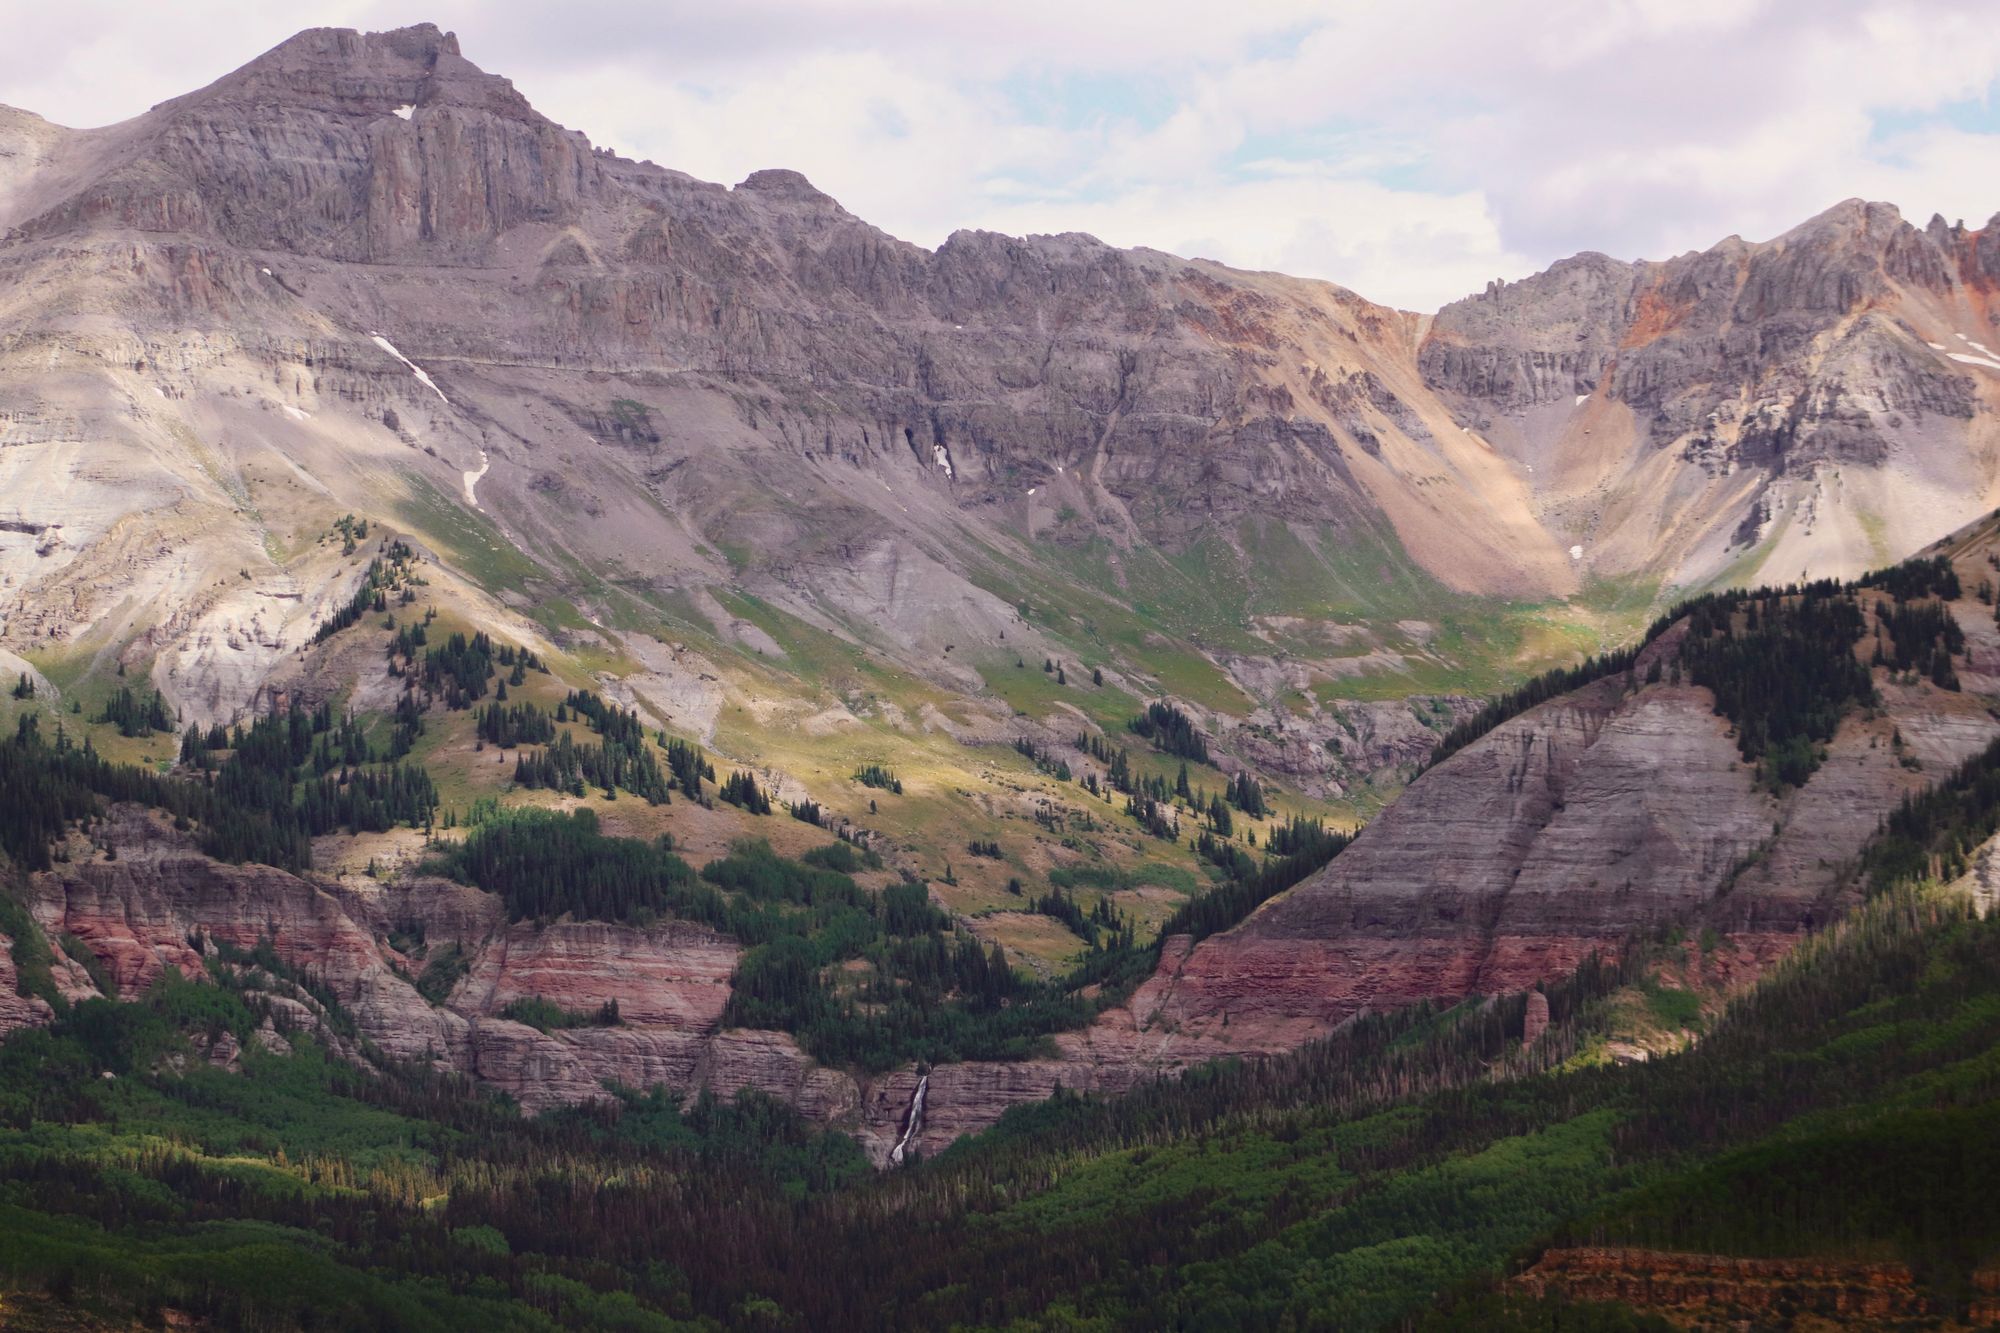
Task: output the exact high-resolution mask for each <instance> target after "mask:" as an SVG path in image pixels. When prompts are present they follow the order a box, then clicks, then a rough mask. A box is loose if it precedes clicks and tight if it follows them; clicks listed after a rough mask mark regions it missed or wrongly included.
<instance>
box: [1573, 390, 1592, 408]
mask: <svg viewBox="0 0 2000 1333" xmlns="http://www.w3.org/2000/svg"><path fill="white" fill-rule="evenodd" d="M1589 401H1590V395H1589V394H1587V393H1580V394H1578V395H1577V396H1576V406H1578V407H1582V406H1583V405H1584V404H1585V403H1587V402H1589Z"/></svg>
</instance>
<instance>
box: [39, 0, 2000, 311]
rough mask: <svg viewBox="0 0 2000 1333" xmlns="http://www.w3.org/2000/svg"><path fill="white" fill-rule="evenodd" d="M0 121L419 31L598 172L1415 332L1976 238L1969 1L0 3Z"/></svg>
mask: <svg viewBox="0 0 2000 1333" xmlns="http://www.w3.org/2000/svg"><path fill="white" fill-rule="evenodd" d="M0 16H4V19H0V22H3V23H4V29H5V32H6V37H5V41H4V42H0V102H6V103H10V104H12V105H16V106H22V107H26V108H28V109H29V110H32V111H36V112H39V113H41V114H43V115H45V116H48V117H49V118H50V119H52V120H56V121H59V122H61V123H64V124H68V125H98V124H104V123H107V122H110V121H114V120H121V119H123V118H125V117H127V116H130V115H134V114H136V113H138V112H140V111H143V110H145V108H146V107H148V106H149V105H151V104H152V103H154V102H157V101H160V100H162V99H164V98H167V97H170V96H173V95H175V94H178V93H181V92H185V91H188V90H190V89H192V88H195V87H198V86H200V85H201V84H204V83H207V82H208V81H210V80H211V79H214V78H216V77H217V76H219V75H221V74H223V73H226V72H227V71H228V70H230V69H233V68H234V67H236V66H237V65H240V64H242V63H243V62H244V61H246V60H249V59H251V58H252V57H254V56H256V55H257V54H258V53H260V52H261V51H263V50H265V49H267V48H269V47H270V46H273V45H275V44H276V43H277V42H279V41H281V40H283V39H284V38H285V37H287V36H289V35H290V34H291V32H292V31H294V30H296V29H297V28H299V27H301V26H305V25H307V24H308V23H311V24H316V25H328V26H343V27H360V28H387V27H395V26H399V25H402V24H406V23H414V22H419V21H422V20H429V21H432V22H435V23H437V24H439V25H440V26H441V27H445V28H449V29H452V30H454V31H456V32H457V33H458V36H459V41H460V44H461V46H462V48H463V50H464V52H465V54H466V56H467V57H469V58H470V59H471V60H473V61H474V62H476V63H477V64H479V65H481V66H482V67H483V68H485V69H487V70H489V71H492V72H494V73H499V74H504V75H506V76H508V77H509V78H511V79H513V80H514V82H515V84H516V85H517V86H518V87H519V88H520V89H521V90H522V91H523V92H524V93H525V94H527V96H528V97H529V99H530V100H531V101H533V102H534V104H535V105H536V106H537V107H538V108H539V109H540V110H542V111H543V112H544V113H546V114H548V115H549V116H552V117H553V118H555V119H556V120H559V121H561V122H562V123H564V124H565V125H568V126H569V127H571V128H573V129H579V130H582V131H584V132H585V133H586V134H588V135H589V136H590V138H591V139H592V140H593V141H594V142H596V143H599V144H604V145H607V146H609V147H611V148H613V149H615V150H617V151H618V152H621V153H624V154H627V155H629V156H633V157H643V158H651V159H653V160H654V161H656V162H659V163H661V164H663V165H667V166H672V167H677V168H679V169H681V170H684V171H688V172H692V173H694V174H695V175H698V176H702V177H705V178H708V179H712V180H720V181H729V182H733V181H738V180H741V179H742V178H743V177H744V176H746V175H748V174H749V173H750V172H751V171H753V170H755V169H757V168H759V167H767V166H784V167H794V168H797V169H798V170H801V171H803V172H805V173H806V174H807V175H808V176H810V177H811V178H812V179H813V181H814V183H816V184H817V185H819V186H820V188H822V189H824V190H826V191H827V192H828V193H830V194H832V195H834V196H835V197H837V198H838V199H840V200H841V202H842V203H844V204H846V205H847V207H848V208H849V209H850V210H852V211H853V212H855V213H857V214H859V215H861V216H862V217H864V218H867V219H868V220H869V221H871V222H874V223H876V224H877V225H879V226H881V227H884V228H886V229H887V230H889V231H891V232H893V233H895V234H896V235H899V236H902V237H906V238H908V239H910V240H913V241H917V242H920V243H922V244H925V245H936V244H937V243H938V242H940V241H942V240H943V239H944V238H945V237H946V236H947V235H949V234H950V233H951V232H952V231H953V230H955V229H957V228H960V227H986V228H993V229H997V230H1002V231H1009V232H1017V233H1018V232H1038V231H1072V230H1081V231H1089V232H1093V233H1095V234H1096V235H1098V236H1100V237H1102V238H1104V239H1105V240H1107V241H1111V242H1114V243H1116V244H1120V245H1150V246H1156V247H1158V248H1161V249H1165V250H1171V251H1174V252H1176V253H1179V254H1185V255H1203V256H1207V257H1210V258H1214V259H1220V260H1224V261H1226V262H1229V263H1233V264H1239V265H1243V266H1246V267H1252V268H1275V269H1282V270H1285V271H1287V272H1293V273H1301V274H1308V275H1312V276H1316V277H1324V278H1329V279H1332V280H1333V281H1336V282H1340V283H1343V284H1345V285H1347V286H1349V287H1352V288H1354V289H1355V290H1357V291H1359V292H1361V293H1362V294H1364V295H1366V296H1369V297H1372V298H1374V299H1376V300H1380V301H1387V302H1391V303H1394V304H1397V305H1402V306H1406V307H1410V308H1414V309H1430V308H1434V307H1435V306H1437V305H1439V304H1440V303H1442V302H1444V301H1447V300H1450V299H1452V298H1454V297H1457V296H1460V295H1463V294H1465V293H1467V292H1470V291H1473V290H1476V289H1477V288H1479V287H1481V286H1483V285H1484V284H1485V282H1486V280H1487V279H1489V278H1493V277H1506V278H1514V277H1521V276H1524V275H1526V274H1527V273H1530V272H1532V271H1534V270H1536V269H1538V268H1540V267H1542V266H1544V265H1546V264H1547V263H1549V262H1550V261H1551V260H1553V259H1557V258H1560V257H1561V256H1563V255H1566V254H1570V253H1573V252H1575V251H1577V250H1584V249H1591V250H1603V251H1606V252H1608V253H1610V254H1613V255H1616V256H1619V257H1620V258H1641V257H1644V258H1660V257H1664V256H1667V255H1671V254H1675V253H1678V252H1680V251H1683V250H1687V249H1692V248H1699V247H1703V246H1707V245H1710V244H1712V243H1714V242H1715V241H1717V240H1719V239H1720V238H1722V237H1723V236H1726V235H1729V234H1731V233H1736V234H1740V235H1743V236H1746V237H1749V238H1751V239H1764V238H1767V237H1770V236H1773V235H1776V234H1777V233H1779V232H1781V231H1784V230H1785V229H1786V228H1788V227H1790V226H1792V225H1794V224H1796V223H1798V222H1800V221H1802V220H1803V219H1805V218H1806V217H1808V216H1810V215H1812V214H1813V213H1816V212H1818V211H1820V210H1821V209H1823V208H1826V207H1828V206H1829V205H1831V204H1833V203H1836V202H1838V201H1839V200H1841V199H1844V198H1847V197H1849V196H1853V195H1861V196H1864V197H1867V198H1871V199H1886V200H1889V201H1890V202H1892V203H1895V204H1897V205H1899V206H1900V207H1901V208H1902V209H1903V211H1904V213H1905V214H1906V215H1908V216H1910V217H1911V218H1912V219H1913V220H1914V221H1916V222H1918V223H1919V224H1921V223H1922V222H1924V221H1925V220H1927V219H1928V218H1929V217H1930V215H1931V213H1932V212H1934V211H1936V212H1942V213H1943V214H1944V215H1945V216H1946V217H1947V218H1950V219H1956V218H1958V217H1961V216H1962V217H1964V218H1965V219H1966V220H1967V221H1968V222H1969V223H1970V224H1971V225H1974V226H1977V225H1979V224H1980V223H1981V222H1983V221H1984V220H1985V219H1986V218H1987V217H1989V216H1991V215H1992V214H1994V213H1995V212H1996V211H2000V18H1997V17H1996V6H1995V5H1994V3H1993V0H1878V2H1877V3H1860V2H1858V0H1767V2H1759V0H1532V2H1531V3H1516V2H1515V0H1390V2H1385V3H1372V2H1371V3H1317V4H1307V3H1298V2H1296V0H1008V3H1004V4H987V3H981V2H979V0H957V2H956V3H953V2H951V0H937V2H933V3H923V2H921V0H792V2H791V3H779V2H778V0H722V2H721V3H718V2H717V0H701V2H700V3H689V2H688V0H567V3H563V4H550V3H547V2H546V0H541V2H535V0H478V2H477V3H475V2H474V0H433V2H432V3H427V4H423V5H421V6H415V7H413V6H411V5H409V4H404V3H395V4H390V3H382V2H381V0H320V2H319V3H312V0H308V2H307V3H303V4H299V5H296V6H282V5H271V4H269V3H244V2H242V0H185V2H183V3H172V4H160V3H156V2H150V3H144V4H138V3H121V2H118V0H66V2H65V3H64V4H61V5H54V4H34V5H32V6H30V5H29V4H27V3H25V2H24V0H0Z"/></svg>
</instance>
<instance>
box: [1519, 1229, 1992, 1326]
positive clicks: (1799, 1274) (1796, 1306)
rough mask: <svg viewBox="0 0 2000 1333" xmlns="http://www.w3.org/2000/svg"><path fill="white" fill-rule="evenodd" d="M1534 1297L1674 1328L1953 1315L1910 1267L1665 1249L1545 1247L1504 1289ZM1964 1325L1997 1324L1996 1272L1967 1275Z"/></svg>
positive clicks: (1887, 1321) (1864, 1322) (1869, 1322)
mask: <svg viewBox="0 0 2000 1333" xmlns="http://www.w3.org/2000/svg"><path fill="white" fill-rule="evenodd" d="M1508 1285H1509V1286H1510V1287H1512V1288H1513V1289H1515V1290H1517V1291H1520V1292H1522V1293H1524V1294H1526V1295H1529V1296H1531V1297H1535V1298H1541V1297H1543V1296H1551V1295H1559V1296H1562V1297H1564V1298H1566V1299H1568V1300H1571V1301H1577V1302H1594V1301H1603V1302H1617V1303H1618V1304H1621V1305H1627V1306H1631V1307H1633V1308H1634V1309H1636V1310H1639V1311H1642V1312H1644V1313H1647V1314H1663V1315H1665V1316H1667V1317H1668V1319H1669V1320H1671V1321H1672V1322H1674V1323H1677V1324H1679V1323H1683V1322H1686V1323H1687V1324H1689V1325H1690V1326H1694V1327H1708V1326H1711V1325H1712V1324H1714V1323H1718V1322H1721V1321H1729V1322H1731V1323H1738V1322H1740V1323H1741V1324H1748V1325H1752V1326H1754V1325H1757V1324H1762V1323H1764V1322H1766V1321H1769V1320H1780V1321H1782V1322H1783V1323H1785V1324H1786V1325H1795V1324H1797V1323H1801V1322H1804V1321H1806V1320H1810V1321H1812V1323H1813V1325H1814V1326H1816V1327H1831V1328H1881V1327H1884V1326H1886V1325H1892V1324H1897V1323H1902V1322H1906V1321H1907V1322H1911V1323H1920V1324H1922V1323H1931V1322H1933V1321H1936V1320H1938V1319H1940V1318H1944V1317H1947V1316H1950V1315H1952V1314H1954V1313H1955V1312H1953V1311H1951V1310H1949V1309H1948V1308H1946V1307H1945V1305H1944V1303H1943V1302H1941V1301H1939V1300H1937V1299H1936V1298H1935V1297H1934V1296H1932V1295H1931V1294H1929V1293H1928V1292H1926V1291H1925V1290H1924V1289H1923V1288H1922V1287H1921V1286H1920V1285H1919V1284H1918V1282H1917V1279H1916V1275H1915V1274H1914V1273H1913V1272H1911V1270H1910V1267H1909V1265H1907V1264H1900V1263H1838V1262H1833V1261H1829V1260H1816V1259H1744V1258H1733V1257H1729V1256H1725V1255H1715V1254H1689V1253H1683V1252H1680V1251H1674V1250H1644V1249H1633V1248H1618V1247H1610V1246H1593V1247H1588V1248H1573V1249H1558V1250H1550V1251H1548V1252H1547V1253H1546V1254H1544V1255H1543V1256H1542V1257H1541V1258H1540V1259H1539V1260H1537V1261H1536V1262H1535V1264H1534V1266H1533V1267H1531V1268H1529V1269H1528V1270H1527V1271H1526V1272H1525V1273H1522V1274H1521V1275H1520V1276H1518V1277H1515V1278H1513V1279H1511V1280H1510V1281H1509V1283H1508ZM1973 1286H1974V1293H1973V1296H1972V1299H1971V1301H1970V1303H1969V1306H1968V1308H1967V1309H1966V1310H1965V1311H1964V1318H1965V1320H1966V1322H1967V1324H1968V1325H1969V1326H1970V1327H1975V1328H1977V1327H1984V1326H1985V1325H1987V1324H1989V1323H1991V1322H1992V1321H1994V1320H1995V1319H2000V1273H1995V1272H1992V1271H1990V1270H1988V1271H1981V1272H1978V1273H1975V1274H1974V1275H1973Z"/></svg>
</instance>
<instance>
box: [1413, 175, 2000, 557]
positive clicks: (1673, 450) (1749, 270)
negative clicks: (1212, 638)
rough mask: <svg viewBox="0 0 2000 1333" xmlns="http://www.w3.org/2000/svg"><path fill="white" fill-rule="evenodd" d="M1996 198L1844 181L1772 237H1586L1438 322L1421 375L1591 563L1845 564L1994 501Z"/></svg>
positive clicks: (1904, 545)
mask: <svg viewBox="0 0 2000 1333" xmlns="http://www.w3.org/2000/svg"><path fill="white" fill-rule="evenodd" d="M1996 223H2000V218H1996V219H1995V220H1994V221H1993V222H1989V223H1988V224H1987V226H1986V228H1985V229H1984V230H1983V231H1971V230H1968V229H1966V227H1965V226H1964V225H1963V224H1962V223H1961V224H1958V225H1955V226H1948V225H1946V224H1945V222H1944V221H1943V219H1941V218H1939V219H1933V220H1932V222H1931V224H1930V226H1929V227H1928V228H1926V229H1923V230H1919V229H1917V228H1916V227H1913V226H1911V225H1910V224H1909V223H1907V222H1905V221H1904V220H1903V219H1902V217H1901V216H1900V215H1899V214H1898V213H1897V211H1896V210H1895V209H1894V208H1892V207H1890V206H1888V205H1886V204H1868V203H1863V202H1861V201H1859V200H1850V201H1848V202H1846V203H1844V204H1841V205H1839V206H1837V207H1835V208H1833V209H1830V210H1828V211H1827V212H1825V213H1823V214H1821V215H1820V216H1818V217H1816V218H1813V219H1812V220H1811V221H1809V222H1807V223H1805V224H1804V225H1802V226H1800V227H1797V228H1795V229H1794V230H1792V231H1790V232H1787V233H1786V234H1785V235H1783V236H1780V237H1778V238H1777V239H1775V240H1772V241H1769V242H1765V243H1759V244H1752V243H1749V242H1745V241H1743V240H1740V239H1738V238H1735V237H1731V238H1730V239H1728V240H1726V241H1724V242H1722V243H1721V244H1720V245H1717V246H1715V247H1713V248H1712V249H1709V250H1705V251H1702V252H1700V253H1694V254H1687V255H1682V256H1680V257H1678V258H1675V259H1671V260H1667V261H1664V262H1659V263H1645V262H1642V263H1634V264H1625V263H1619V262H1617V261H1614V260H1611V259H1608V258H1606V257H1605V256H1603V255H1595V254H1592V255H1580V256H1577V257H1576V258H1574V259H1568V260H1564V261H1562V262H1561V263H1559V264H1556V265H1555V266H1553V267H1552V268H1550V269H1549V270H1548V271H1547V272H1545V273H1541V274H1538V275H1536V276H1535V277H1533V278H1529V279H1527V280H1525V281H1523V282H1518V283H1496V284H1494V285H1492V286H1491V287H1489V288H1488V289H1487V291H1486V292H1484V293H1483V294H1481V295H1478V296H1474V297H1469V298H1467V299H1466V300H1463V301H1459V302H1455V303H1454V304H1452V305H1449V306H1446V307H1445V308H1444V309H1443V310H1442V311H1440V312H1439V313H1438V315H1437V317H1436V319H1435V320H1434V321H1433V322H1432V324H1431V326H1430V329H1429V331H1428V333H1427V334H1426V337H1425V339H1424V342H1423V346H1422V348H1421V350H1420V352H1419V361H1420V363H1421V365H1422V367H1423V371H1424V376H1425V379H1426V381H1427V382H1428V383H1429V384H1430V386H1431V387H1432V388H1433V389H1434V390H1436V391H1437V392H1438V393H1439V394H1441V395H1442V396H1443V397H1444V399H1445V400H1446V401H1447V402H1448V403H1450V404H1452V405H1453V406H1454V407H1455V408H1456V409H1457V410H1458V411H1459V412H1461V413H1462V414H1464V415H1466V416H1468V417H1469V418H1471V419H1472V420H1474V421H1475V422H1476V424H1477V425H1478V427H1479V428H1480V429H1481V430H1483V431H1485V432H1486V433H1487V435H1488V437H1489V438H1490V439H1492V440H1493V441H1494V443H1495V444H1496V445H1498V446H1499V447H1500V448H1502V449H1503V450H1505V451H1506V452H1508V453H1509V454H1510V455H1511V456H1513V457H1515V458H1517V459H1519V460H1520V462H1521V463H1522V464H1523V466H1524V467H1525V468H1526V469H1527V470H1528V473H1529V475H1530V477H1531V479H1532V485H1533V486H1534V488H1535V492H1536V506H1537V511H1538V512H1539V513H1540V514H1541V516H1542V518H1543V521H1544V522H1545V523H1546V524H1547V525H1548V526H1549V527H1550V528H1551V529H1552V530H1553V531H1555V532H1556V533H1557V534H1558V540H1560V541H1563V542H1564V544H1566V545H1570V546H1573V547H1576V548H1580V549H1579V550H1578V551H1577V555H1578V558H1579V561H1580V563H1582V564H1584V565H1585V566H1586V567H1587V568H1589V569H1592V570H1594V571H1596V572H1599V573H1603V574H1629V573H1641V572H1644V573H1651V574H1654V575H1660V576H1665V577H1666V578H1668V579H1670V580H1673V581H1676V582H1685V583H1694V582H1701V581H1704V580H1707V579H1709V578H1713V577H1715V576H1716V575H1717V574H1724V573H1729V572H1731V571H1735V573H1736V575H1737V576H1738V577H1741V576H1742V573H1743V571H1742V570H1741V567H1740V566H1739V565H1738V564H1737V562H1738V561H1741V560H1743V559H1744V558H1745V557H1753V556H1754V557H1756V558H1758V559H1759V561H1760V563H1759V565H1758V567H1757V572H1758V573H1759V574H1760V575H1761V576H1762V577H1764V578H1766V579H1768V580H1770V581H1774V582H1775V581H1783V580H1786V579H1790V578H1794V577H1798V576H1800V575H1801V574H1804V573H1808V572H1809V573H1811V574H1814V575H1824V574H1848V573H1852V572H1854V571H1855V570H1856V569H1857V568H1859V567H1860V566H1861V565H1865V564H1868V563H1871V562H1876V563H1879V562H1881V561H1882V560H1884V559H1886V558H1888V557H1889V556H1891V555H1893V554H1896V553H1900V552H1902V551H1906V550H1910V549H1914V548H1915V547H1917V546H1920V545H1923V544H1925V543H1926V542H1930V541H1933V540H1935V539H1937V538H1938V537H1939V536H1941V535H1942V534H1943V533H1944V532H1946V531H1949V530H1951V529H1953V528H1955V527H1957V526H1959V525H1960V524H1962V523H1965V522H1967V521H1969V520H1970V519H1971V518H1973V517H1974V516H1976V515H1977V514H1979V513H1981V512H1983V511H1984V510H1986V509H1988V508H1991V507H1992V504H1993V500H1994V485H1995V478H1994V476H1993V474H1992V472H1991V470H1990V469H1989V468H1987V467H1986V466H1985V465H1984V464H1982V463H1981V462H1979V461H1978V460H1979V456H1980V454H1981V452H1982V450H1984V449H1987V448H1990V447H1991V443H1992V441H1993V440H1994V438H1995V436H1994V431H1995V423H1994V407H1995V404H1996V403H2000V354H1996V353H1995V351H1994V350H1993V349H1994V348H1995V347H2000V333H1996V329H2000V323H1996V315H2000V285H1996V283H1995V280H1994V267H1993V255H1994V253H1995V252H1996V251H2000V245H1996V243H1995V242H1994V240H1993V239H1992V238H1994V237H1995V236H1996V235H2000V227H1996V225H1995V224H1996Z"/></svg>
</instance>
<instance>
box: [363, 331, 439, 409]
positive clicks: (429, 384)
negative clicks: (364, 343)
mask: <svg viewBox="0 0 2000 1333" xmlns="http://www.w3.org/2000/svg"><path fill="white" fill-rule="evenodd" d="M368 336H369V337H370V338H373V339H374V340H375V345H376V346H377V347H379V348H381V349H382V350H383V351H385V352H387V353H388V354H389V355H390V356H393V357H395V358H396V359H397V360H398V361H400V362H402V363H403V364H404V365H406V366H408V367H409V368H410V373H411V374H413V375H415V376H416V377H417V378H418V379H419V380H422V381H423V385H424V387H425V388H427V389H429V390H430V391H431V392H432V393H434V394H436V395H437V396H438V401H439V402H441V403H443V404H444V405H445V406H446V407H450V406H451V399H449V398H447V397H445V396H444V390H443V389H440V388H438V386H437V382H436V381H435V380H433V379H431V377H430V376H429V375H428V374H426V373H425V372H424V368H423V367H422V366H420V365H418V364H417V363H416V362H414V361H412V360H410V358H408V357H407V356H404V355H403V354H402V353H401V352H399V351H397V350H396V344H394V343H392V342H390V341H389V340H388V339H387V338H384V337H383V336H382V335H381V334H379V333H371V334H369V335H368Z"/></svg>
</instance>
